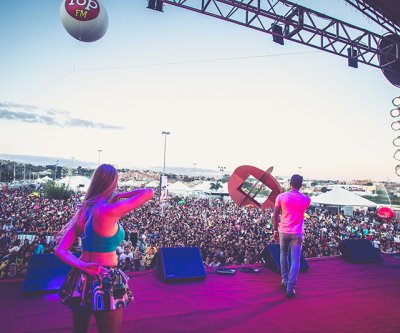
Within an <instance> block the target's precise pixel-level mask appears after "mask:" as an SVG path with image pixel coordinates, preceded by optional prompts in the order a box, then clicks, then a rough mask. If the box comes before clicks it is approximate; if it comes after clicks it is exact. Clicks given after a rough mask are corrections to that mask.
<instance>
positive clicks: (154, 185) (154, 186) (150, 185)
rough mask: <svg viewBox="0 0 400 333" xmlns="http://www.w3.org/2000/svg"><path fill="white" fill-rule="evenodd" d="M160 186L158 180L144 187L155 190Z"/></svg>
mask: <svg viewBox="0 0 400 333" xmlns="http://www.w3.org/2000/svg"><path fill="white" fill-rule="evenodd" d="M159 186H160V181H159V180H152V181H151V182H150V183H147V184H146V187H151V188H156V187H159Z"/></svg>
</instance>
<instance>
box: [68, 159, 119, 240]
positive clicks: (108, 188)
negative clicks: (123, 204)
mask: <svg viewBox="0 0 400 333" xmlns="http://www.w3.org/2000/svg"><path fill="white" fill-rule="evenodd" d="M117 185H118V172H117V169H115V167H113V166H112V165H110V164H101V165H100V166H99V167H98V168H97V169H96V170H95V172H94V173H93V176H92V180H91V182H90V185H89V188H88V190H87V192H86V194H85V196H84V198H83V201H82V203H81V204H80V205H79V207H78V210H77V211H76V212H75V214H74V216H73V217H72V219H71V220H70V221H69V222H68V223H67V224H65V225H64V227H63V228H62V229H61V233H60V236H61V235H63V234H64V233H65V231H67V230H68V229H69V228H74V230H75V233H76V234H77V235H80V234H81V233H82V232H83V231H84V229H85V223H86V219H82V218H81V217H82V214H86V211H87V209H88V208H90V207H93V206H94V205H95V204H96V203H98V202H101V201H109V200H110V199H111V198H112V196H113V194H114V192H115V190H116V189H117ZM90 214H92V212H90Z"/></svg>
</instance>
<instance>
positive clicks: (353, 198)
mask: <svg viewBox="0 0 400 333" xmlns="http://www.w3.org/2000/svg"><path fill="white" fill-rule="evenodd" d="M311 204H320V205H328V206H352V207H353V206H358V207H360V206H361V207H376V206H377V204H376V203H375V202H372V201H370V200H367V199H365V198H363V197H360V196H359V195H357V194H354V193H352V192H350V191H347V190H345V189H344V188H342V187H336V188H334V189H333V190H331V191H328V192H325V193H322V194H320V195H316V196H312V197H311Z"/></svg>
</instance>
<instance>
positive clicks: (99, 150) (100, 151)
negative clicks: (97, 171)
mask: <svg viewBox="0 0 400 333" xmlns="http://www.w3.org/2000/svg"><path fill="white" fill-rule="evenodd" d="M97 151H98V152H99V165H100V156H101V153H102V152H103V151H102V150H101V149H97Z"/></svg>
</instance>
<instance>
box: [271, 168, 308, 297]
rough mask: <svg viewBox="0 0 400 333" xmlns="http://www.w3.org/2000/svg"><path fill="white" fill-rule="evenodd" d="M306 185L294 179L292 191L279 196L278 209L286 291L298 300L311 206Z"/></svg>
mask: <svg viewBox="0 0 400 333" xmlns="http://www.w3.org/2000/svg"><path fill="white" fill-rule="evenodd" d="M302 184H303V177H302V176H300V175H293V176H292V177H291V179H290V191H288V192H285V193H281V194H279V195H278V196H277V198H276V201H275V208H274V217H273V221H274V239H275V240H276V241H277V240H278V239H279V244H280V263H281V274H282V287H283V288H285V289H286V296H287V297H288V298H293V297H295V296H296V291H295V289H294V287H295V285H296V280H297V275H298V273H299V270H300V256H301V245H302V242H303V231H304V230H303V224H304V213H305V211H306V209H307V207H308V206H309V205H310V202H311V199H310V197H308V196H306V195H305V194H302V193H300V191H299V190H300V188H301V186H302ZM279 215H280V217H279ZM278 227H279V229H278ZM289 246H290V255H291V264H290V268H289V260H288V252H289Z"/></svg>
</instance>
